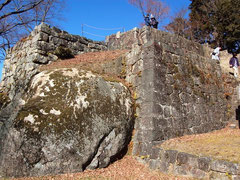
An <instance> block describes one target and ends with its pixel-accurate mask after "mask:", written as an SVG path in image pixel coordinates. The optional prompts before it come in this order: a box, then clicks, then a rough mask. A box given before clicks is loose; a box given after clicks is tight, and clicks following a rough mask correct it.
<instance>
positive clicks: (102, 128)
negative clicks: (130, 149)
mask: <svg viewBox="0 0 240 180" xmlns="http://www.w3.org/2000/svg"><path fill="white" fill-rule="evenodd" d="M22 102H25V103H24V105H23V106H22V108H21V110H20V111H19V112H18V115H17V117H16V119H15V120H14V126H13V128H12V129H11V130H10V133H9V136H8V137H7V139H13V141H14V142H17V145H16V144H14V143H13V141H12V142H9V143H5V147H4V151H3V153H2V156H3V155H4V152H5V153H6V154H7V155H6V157H4V158H3V160H2V163H4V166H1V168H0V173H1V175H2V176H6V177H7V176H32V175H34V176H36V175H46V174H58V173H64V172H77V171H82V170H84V169H86V168H91V169H92V168H99V167H100V168H101V167H106V166H107V165H108V164H109V163H110V162H111V161H113V160H114V159H115V158H116V157H117V156H118V155H119V154H121V153H122V151H123V150H124V148H125V147H126V146H127V144H128V141H129V138H130V137H131V131H132V127H133V118H132V117H133V115H132V114H133V113H132V112H133V110H132V100H131V94H130V92H129V90H128V89H127V88H126V87H125V86H124V85H123V84H121V83H118V82H109V81H106V80H104V79H103V78H101V77H100V76H98V75H95V74H93V73H91V72H89V71H83V70H78V69H76V68H69V69H66V68H65V69H58V70H51V71H44V72H41V73H39V74H38V75H36V76H35V77H34V78H33V79H32V83H31V85H30V87H29V90H28V92H27V94H26V95H25V97H23V100H22ZM11 134H13V135H11ZM7 142H8V140H7ZM5 148H8V150H7V149H5ZM9 148H10V149H9ZM13 159H14V160H13ZM13 161H14V162H15V163H14V164H12V162H13ZM10 162H11V163H10ZM16 168H17V169H16Z"/></svg>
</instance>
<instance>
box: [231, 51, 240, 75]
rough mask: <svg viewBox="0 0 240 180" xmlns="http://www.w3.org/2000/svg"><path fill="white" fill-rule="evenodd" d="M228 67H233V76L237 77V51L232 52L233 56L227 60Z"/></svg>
mask: <svg viewBox="0 0 240 180" xmlns="http://www.w3.org/2000/svg"><path fill="white" fill-rule="evenodd" d="M229 65H230V68H233V70H234V77H235V78H238V67H239V61H238V58H237V53H233V57H232V58H231V59H230V61H229Z"/></svg>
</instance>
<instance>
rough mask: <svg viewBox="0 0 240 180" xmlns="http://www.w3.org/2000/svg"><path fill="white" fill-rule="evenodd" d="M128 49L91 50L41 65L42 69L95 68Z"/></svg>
mask: <svg viewBox="0 0 240 180" xmlns="http://www.w3.org/2000/svg"><path fill="white" fill-rule="evenodd" d="M126 52H127V50H113V51H100V52H89V53H83V54H80V55H77V56H75V57H74V58H72V59H67V60H58V61H56V62H52V63H51V64H48V65H43V66H41V68H40V70H42V71H43V70H51V69H57V68H73V67H75V68H83V69H89V70H94V68H97V67H98V64H101V63H104V62H108V61H112V60H114V59H116V58H118V57H120V56H121V55H123V54H125V53H126Z"/></svg>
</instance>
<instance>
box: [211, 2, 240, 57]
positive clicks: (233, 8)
mask: <svg viewBox="0 0 240 180" xmlns="http://www.w3.org/2000/svg"><path fill="white" fill-rule="evenodd" d="M216 2H217V3H216V11H215V14H214V16H213V24H214V27H215V30H216V32H217V37H216V40H217V41H218V42H220V43H221V44H223V45H224V46H225V47H227V48H228V51H229V52H232V51H234V52H238V53H240V48H239V45H240V2H239V0H217V1H216Z"/></svg>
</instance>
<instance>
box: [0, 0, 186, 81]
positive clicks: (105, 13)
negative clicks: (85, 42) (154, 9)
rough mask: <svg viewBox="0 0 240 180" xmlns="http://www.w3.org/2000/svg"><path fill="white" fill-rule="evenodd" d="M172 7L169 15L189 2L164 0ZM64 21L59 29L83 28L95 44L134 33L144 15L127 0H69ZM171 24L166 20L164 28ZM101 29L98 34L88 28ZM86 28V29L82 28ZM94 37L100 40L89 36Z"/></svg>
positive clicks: (75, 30) (79, 31)
mask: <svg viewBox="0 0 240 180" xmlns="http://www.w3.org/2000/svg"><path fill="white" fill-rule="evenodd" d="M163 1H164V2H165V3H166V4H167V5H168V6H169V7H170V15H172V14H174V13H175V12H177V11H178V10H180V9H181V8H182V7H188V6H189V4H190V0H163ZM62 15H63V21H59V22H57V24H56V26H59V27H60V28H61V29H63V30H65V31H67V32H69V33H70V34H75V35H82V27H83V30H84V31H85V32H86V33H84V34H83V35H84V36H85V37H87V38H89V39H93V40H98V41H101V40H104V39H105V38H104V37H102V36H107V35H110V34H114V33H116V32H117V31H119V30H120V31H123V28H124V29H125V31H128V30H131V29H133V28H134V27H138V26H139V23H140V22H142V21H143V17H142V14H141V12H140V11H139V10H138V9H137V8H135V7H134V6H132V5H130V4H129V3H128V0H66V6H65V9H64V11H63V12H62ZM168 22H169V20H168V19H166V20H165V21H164V22H163V25H166V24H167V23H168ZM84 24H86V25H89V26H93V27H96V28H100V29H101V28H102V29H115V28H120V29H118V30H98V29H94V28H90V27H88V26H86V25H84ZM82 25H83V26H82ZM87 33H90V34H95V35H97V36H93V35H89V34H87ZM2 66H3V62H0V78H1V75H2Z"/></svg>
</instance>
